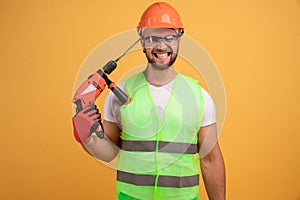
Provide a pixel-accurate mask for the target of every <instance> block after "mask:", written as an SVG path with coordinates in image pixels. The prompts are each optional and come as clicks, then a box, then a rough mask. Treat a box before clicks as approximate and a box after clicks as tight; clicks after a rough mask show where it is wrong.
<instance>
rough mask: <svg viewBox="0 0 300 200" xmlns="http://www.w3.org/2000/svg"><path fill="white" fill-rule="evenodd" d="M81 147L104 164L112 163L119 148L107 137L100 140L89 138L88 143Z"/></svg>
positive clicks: (93, 137)
mask: <svg viewBox="0 0 300 200" xmlns="http://www.w3.org/2000/svg"><path fill="white" fill-rule="evenodd" d="M82 146H83V147H84V148H85V150H86V151H87V152H88V153H90V154H91V155H92V156H95V157H96V158H97V159H100V160H102V161H105V162H110V161H112V160H113V159H114V158H115V157H116V156H117V154H118V152H119V148H118V147H117V146H116V145H114V144H113V143H112V142H111V141H110V140H109V139H108V138H107V137H105V138H103V139H100V138H98V137H97V136H91V139H90V141H89V142H88V143H84V144H82Z"/></svg>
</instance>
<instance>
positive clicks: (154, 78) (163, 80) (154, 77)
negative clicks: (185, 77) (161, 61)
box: [144, 63, 177, 86]
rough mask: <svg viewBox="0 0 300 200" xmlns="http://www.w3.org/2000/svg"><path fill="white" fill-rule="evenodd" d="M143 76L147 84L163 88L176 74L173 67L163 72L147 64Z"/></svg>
mask: <svg viewBox="0 0 300 200" xmlns="http://www.w3.org/2000/svg"><path fill="white" fill-rule="evenodd" d="M144 74H145V77H146V79H147V81H148V83H150V84H151V85H154V86H163V85H165V84H167V83H169V82H171V81H172V80H173V79H174V78H175V77H176V74H177V72H176V71H175V70H174V68H173V66H171V67H169V68H167V69H164V70H157V69H155V68H153V67H152V66H151V64H149V63H148V65H147V68H146V69H145V71H144Z"/></svg>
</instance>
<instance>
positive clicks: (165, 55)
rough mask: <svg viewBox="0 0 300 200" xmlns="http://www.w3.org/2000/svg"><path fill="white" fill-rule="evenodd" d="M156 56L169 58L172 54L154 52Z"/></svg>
mask: <svg viewBox="0 0 300 200" xmlns="http://www.w3.org/2000/svg"><path fill="white" fill-rule="evenodd" d="M153 55H154V56H155V57H156V58H167V57H169V56H170V55H171V52H166V53H153Z"/></svg>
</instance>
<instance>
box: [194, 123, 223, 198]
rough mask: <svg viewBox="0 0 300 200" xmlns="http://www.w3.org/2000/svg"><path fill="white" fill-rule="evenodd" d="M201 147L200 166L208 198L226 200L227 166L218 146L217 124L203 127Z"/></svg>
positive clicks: (200, 136)
mask: <svg viewBox="0 0 300 200" xmlns="http://www.w3.org/2000/svg"><path fill="white" fill-rule="evenodd" d="M199 145H200V151H199V156H200V165H201V170H202V176H203V180H204V184H205V188H206V191H207V195H208V198H209V199H210V200H225V194H226V187H225V185H226V181H225V166H224V160H223V156H222V153H221V150H220V147H219V144H218V136H217V126H216V123H214V124H211V125H209V126H205V127H201V129H200V131H199Z"/></svg>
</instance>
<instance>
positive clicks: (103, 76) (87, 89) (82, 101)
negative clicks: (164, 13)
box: [72, 39, 140, 138]
mask: <svg viewBox="0 0 300 200" xmlns="http://www.w3.org/2000/svg"><path fill="white" fill-rule="evenodd" d="M139 40H140V39H138V40H137V41H136V42H135V43H133V44H132V45H131V46H130V47H129V48H128V49H127V50H126V51H125V52H124V53H123V54H122V55H121V56H119V57H118V58H117V59H115V60H111V61H109V62H108V63H107V64H106V65H105V66H104V67H103V70H101V69H99V70H98V71H97V72H95V73H94V74H92V75H90V76H89V77H88V79H87V80H86V81H84V82H83V83H82V84H81V85H80V87H79V88H78V89H77V91H76V92H75V95H74V97H73V100H72V102H73V103H74V104H76V113H78V112H80V111H81V110H82V109H84V108H86V107H88V106H90V105H92V104H94V103H95V101H96V99H97V98H98V96H99V95H100V94H101V93H102V91H103V90H104V89H105V88H106V86H107V87H108V88H109V89H110V90H111V91H112V92H113V93H114V95H116V97H117V98H118V99H119V100H120V102H121V103H122V104H127V103H129V102H130V98H129V97H128V96H127V95H126V94H125V92H123V91H122V90H121V89H120V88H119V87H118V86H116V84H115V83H114V82H112V81H111V80H110V79H109V78H108V77H107V74H110V73H111V72H112V71H113V70H115V69H116V67H117V62H118V61H119V60H120V59H121V58H122V57H123V56H124V55H125V54H126V53H127V52H128V51H129V50H130V49H131V48H132V47H133V46H134V45H136V44H137V43H138V41H139ZM99 124H100V127H99ZM99 128H101V129H100V130H98V129H99ZM93 132H95V133H96V135H97V136H98V137H99V138H103V137H104V128H103V124H102V122H101V120H99V122H95V123H94V124H93V125H92V127H91V130H90V133H91V134H92V133H93Z"/></svg>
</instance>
